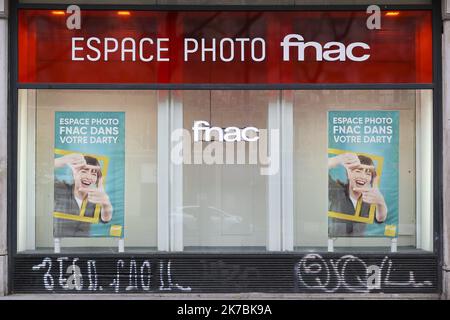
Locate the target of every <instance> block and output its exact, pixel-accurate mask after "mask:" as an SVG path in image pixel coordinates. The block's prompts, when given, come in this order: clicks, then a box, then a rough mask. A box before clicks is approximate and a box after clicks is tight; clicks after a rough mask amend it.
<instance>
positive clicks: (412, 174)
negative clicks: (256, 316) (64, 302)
mask: <svg viewBox="0 0 450 320" xmlns="http://www.w3.org/2000/svg"><path fill="white" fill-rule="evenodd" d="M106 2H107V3H103V2H99V3H95V4H92V2H90V3H91V4H89V5H84V4H79V6H71V7H68V6H69V4H65V3H62V4H61V3H60V4H55V3H53V2H52V1H47V2H46V1H19V3H10V5H9V10H8V11H9V14H8V15H7V16H8V22H9V24H8V26H9V30H10V32H9V35H10V37H9V45H8V46H7V47H8V48H9V58H8V60H7V61H6V59H5V61H4V65H5V66H8V67H9V75H10V77H9V90H5V94H4V97H5V99H6V92H8V103H7V104H5V105H7V108H6V109H5V110H4V114H3V117H4V119H3V118H1V117H0V120H2V119H3V120H2V121H5V122H6V119H8V130H7V138H8V140H7V142H8V143H7V146H8V149H7V150H5V152H4V153H3V154H4V155H5V161H6V156H7V164H8V165H7V173H8V174H7V182H6V181H1V180H0V182H3V184H2V186H3V188H5V190H7V197H6V196H5V195H4V193H2V196H5V201H3V202H2V203H5V208H4V210H3V211H0V212H2V213H3V212H4V213H3V214H1V215H0V218H1V219H5V221H6V220H7V223H6V222H5V223H3V224H2V225H5V226H6V225H7V226H8V228H7V230H2V229H0V232H1V234H2V237H3V238H2V241H3V242H2V241H0V259H1V260H0V272H1V274H2V276H3V281H0V283H3V286H4V288H3V289H2V290H3V292H4V293H6V294H19V293H24V294H28V293H50V294H57V293H86V294H88V293H113V294H127V293H152V294H160V293H174V294H176V293H205V294H207V293H250V292H257V293H270V294H299V295H301V294H305V295H307V294H336V295H345V294H355V293H358V294H367V295H368V296H376V295H377V294H381V293H382V294H398V295H400V296H401V295H402V294H403V295H405V294H417V295H418V296H429V297H440V296H442V297H445V296H446V292H447V289H446V288H447V286H448V284H447V282H446V281H448V280H446V279H447V276H446V272H447V271H446V270H447V267H446V265H448V264H446V262H445V261H446V259H448V254H446V250H448V249H447V248H448V247H447V243H448V240H447V238H448V237H446V235H447V233H446V232H447V231H446V224H445V221H447V220H448V218H447V216H446V214H445V203H446V199H447V196H446V183H445V177H446V172H447V171H446V166H445V160H444V159H445V154H446V150H447V149H446V147H445V146H446V143H447V135H446V130H447V127H448V123H447V121H443V119H446V117H445V115H446V110H447V109H446V108H447V107H448V106H447V103H446V97H447V96H446V94H445V90H442V88H443V83H444V84H445V74H446V73H445V70H446V64H445V63H444V64H442V54H441V52H442V47H443V44H444V47H445V43H446V41H447V40H446V35H447V34H446V33H445V30H446V28H447V26H446V25H445V23H443V12H444V19H445V12H446V8H447V7H446V6H445V4H443V5H442V4H441V2H440V1H397V2H396V3H391V4H389V5H388V6H385V5H381V4H378V5H377V4H375V5H373V6H369V5H371V3H370V4H369V3H365V2H361V3H359V4H352V5H349V4H347V3H346V2H345V1H334V2H331V1H330V2H326V1H325V2H326V3H323V4H317V5H312V4H311V3H307V1H299V3H290V2H286V3H284V2H283V3H281V4H280V3H272V2H270V3H269V2H267V3H266V2H264V3H261V4H259V5H257V6H255V5H250V4H249V5H239V6H214V5H210V6H202V5H201V4H198V3H190V2H189V3H186V4H184V5H183V6H181V5H179V4H178V3H176V4H174V3H171V2H170V1H168V2H167V3H160V2H158V3H150V2H148V1H140V3H137V2H139V1H137V2H136V3H130V4H127V5H123V4H121V5H118V4H114V3H112V1H106ZM314 3H315V2H314ZM71 4H72V3H71ZM78 9H80V10H78ZM0 22H2V23H3V22H5V25H4V28H5V30H6V27H7V26H6V19H2V20H0ZM443 26H444V28H443ZM442 30H444V33H443V34H444V38H442ZM1 40H2V38H1V37H0V41H1ZM5 48H6V47H5ZM444 53H445V49H444ZM5 56H6V54H5V55H2V57H5ZM443 71H444V72H443ZM5 74H6V72H5ZM443 74H444V81H443V77H442V75H443ZM4 81H5V83H6V82H7V80H6V79H5V80H4ZM444 88H445V86H444ZM0 98H2V94H1V91H0ZM448 105H450V104H448ZM3 136H4V137H5V135H3ZM5 138H6V137H5ZM0 146H3V145H2V144H0ZM4 146H5V148H6V140H5V139H4ZM0 160H1V158H0ZM0 163H1V162H0ZM0 169H1V167H0ZM2 172H3V171H2ZM0 179H6V175H3V173H2V175H0ZM6 185H7V188H6ZM6 204H7V206H6ZM446 219H447V220H446ZM0 222H1V221H0ZM5 229H6V228H5ZM5 234H7V235H8V236H7V237H6V236H5ZM1 288H2V287H1V286H0V289H1Z"/></svg>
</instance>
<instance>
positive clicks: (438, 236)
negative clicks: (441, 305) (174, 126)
mask: <svg viewBox="0 0 450 320" xmlns="http://www.w3.org/2000/svg"><path fill="white" fill-rule="evenodd" d="M67 6H68V4H48V3H47V4H34V3H33V4H31V3H30V4H25V3H17V2H16V1H14V0H11V1H10V5H9V15H10V17H9V30H10V31H9V90H8V130H7V132H8V137H7V139H8V151H7V152H8V162H7V165H8V179H7V185H8V193H7V223H8V252H9V255H8V264H9V266H8V283H9V286H8V287H9V289H8V290H9V292H10V293H13V292H14V278H15V267H16V260H18V259H20V260H23V259H30V260H31V259H33V258H35V257H36V255H34V254H19V253H17V184H18V183H17V160H18V153H17V147H18V132H17V127H18V126H17V121H18V91H19V89H73V90H76V89H87V90H89V89H90V90H108V89H109V90H321V89H327V90H395V89H398V90H401V89H403V90H407V89H411V90H414V89H416V90H420V89H429V90H432V91H433V252H429V253H420V254H419V253H394V254H391V255H392V256H393V257H396V258H406V259H419V260H420V259H421V258H428V259H429V258H433V259H435V260H436V262H437V268H438V270H437V276H438V279H437V281H438V284H437V291H438V292H437V293H441V292H442V272H441V270H442V266H443V254H442V250H443V226H442V221H443V118H442V117H443V112H442V110H443V98H442V83H443V82H442V63H441V61H442V54H441V52H442V43H441V35H442V32H443V25H442V17H441V0H433V1H432V4H430V5H379V6H380V7H381V8H382V9H383V10H430V11H432V24H433V25H432V30H433V31H432V32H433V39H432V48H433V54H432V55H433V82H432V84H420V83H418V84H392V83H385V84H350V85H348V84H270V85H266V84H57V83H45V84H20V83H19V82H18V10H19V9H55V10H57V9H65V8H67ZM79 6H80V8H81V9H86V10H153V11H310V10H318V11H361V10H364V11H365V10H366V9H367V5H267V6H262V5H221V6H216V5H207V6H205V5H97V4H94V5H83V4H80V5H79ZM317 253H320V254H323V256H324V257H330V258H337V257H340V256H342V254H343V253H342V252H341V253H336V252H335V253H328V252H317ZM303 254H304V252H289V253H281V252H274V253H267V254H256V255H255V254H247V253H235V254H211V253H199V254H188V253H167V254H166V253H155V254H148V255H142V254H132V253H116V254H114V257H119V258H121V257H123V258H127V257H129V258H132V257H136V256H139V257H141V256H148V257H149V258H155V259H159V258H166V257H173V258H178V259H183V258H187V257H188V258H199V259H202V258H205V257H206V258H219V259H220V258H223V257H226V258H239V257H241V258H242V257H245V258H247V257H252V256H255V257H258V258H262V257H266V258H267V259H276V258H277V257H280V258H282V259H291V258H296V257H301V256H302V255H303ZM377 255H379V254H375V253H371V252H367V253H363V254H361V256H364V257H368V258H371V257H375V256H377ZM46 256H50V257H52V256H53V257H58V256H60V255H56V254H50V255H49V254H46ZM80 256H83V257H87V258H89V257H99V258H104V259H107V258H109V257H111V256H112V254H104V253H99V254H83V255H80Z"/></svg>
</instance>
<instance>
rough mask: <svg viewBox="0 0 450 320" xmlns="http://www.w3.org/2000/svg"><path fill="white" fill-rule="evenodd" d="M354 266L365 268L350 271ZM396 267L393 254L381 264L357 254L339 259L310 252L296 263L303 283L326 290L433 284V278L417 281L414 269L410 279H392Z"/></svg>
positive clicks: (332, 291) (355, 291)
mask: <svg viewBox="0 0 450 320" xmlns="http://www.w3.org/2000/svg"><path fill="white" fill-rule="evenodd" d="M350 266H351V268H352V269H355V268H356V269H358V268H359V269H360V271H361V272H349V271H348V270H349V267H350ZM386 266H387V267H386ZM386 268H387V269H386ZM383 271H385V276H384V277H382V274H383ZM393 271H394V270H393V263H392V260H391V259H390V258H389V257H385V258H384V259H383V261H382V263H381V265H380V266H377V265H367V263H366V262H364V261H363V260H362V259H360V258H358V257H356V256H353V255H345V256H342V257H341V258H339V259H337V260H336V259H324V258H323V257H322V256H320V255H319V254H308V255H306V256H305V257H304V258H302V259H301V260H300V261H299V262H298V263H297V265H296V266H295V274H296V276H297V280H298V283H299V284H300V285H301V286H302V287H304V288H306V289H311V290H319V291H322V292H326V293H334V292H336V291H338V290H340V289H341V290H342V289H345V290H347V291H350V292H353V293H369V292H370V291H372V290H374V289H381V288H382V287H383V288H387V287H412V288H421V287H429V286H432V283H431V282H430V281H424V282H417V281H416V280H415V275H414V272H413V271H409V281H406V282H398V281H397V282H394V281H392V280H391V276H393Z"/></svg>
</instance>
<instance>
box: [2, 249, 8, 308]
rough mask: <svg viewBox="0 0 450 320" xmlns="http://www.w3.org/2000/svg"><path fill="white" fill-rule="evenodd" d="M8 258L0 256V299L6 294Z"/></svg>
mask: <svg viewBox="0 0 450 320" xmlns="http://www.w3.org/2000/svg"><path fill="white" fill-rule="evenodd" d="M7 279H8V256H0V299H1V297H2V296H5V295H6V294H7V292H8V286H7Z"/></svg>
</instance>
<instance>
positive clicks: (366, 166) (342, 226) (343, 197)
mask: <svg viewBox="0 0 450 320" xmlns="http://www.w3.org/2000/svg"><path fill="white" fill-rule="evenodd" d="M337 166H343V167H344V168H345V170H346V173H347V182H346V183H343V182H341V181H339V180H337V181H336V180H334V179H333V178H332V177H331V175H329V177H328V210H329V211H332V212H339V213H342V214H348V215H354V214H355V212H356V210H357V209H359V210H360V214H359V216H361V217H368V216H369V211H370V207H371V205H375V206H376V209H375V222H377V223H383V222H384V221H386V218H387V213H388V208H387V206H386V202H385V200H384V197H383V195H382V194H381V192H380V190H379V189H378V188H377V187H376V186H375V185H376V184H375V180H376V179H377V173H376V170H375V165H374V162H373V160H372V159H371V158H369V157H367V156H363V155H357V154H355V153H344V154H340V155H338V156H335V157H332V158H329V159H328V169H329V170H330V169H333V168H336V167H337ZM366 225H367V224H366V223H361V222H357V221H349V220H343V219H337V218H332V217H330V218H329V231H330V234H332V235H333V236H336V237H344V236H347V237H348V236H356V237H357V236H364V235H365V230H366Z"/></svg>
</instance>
